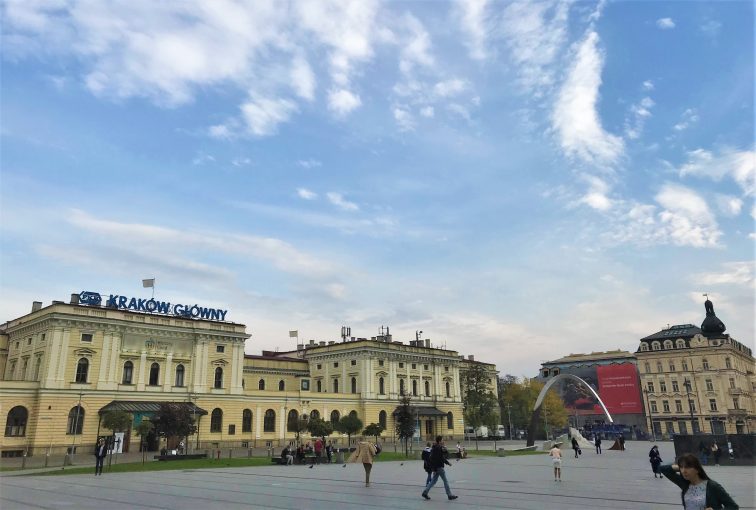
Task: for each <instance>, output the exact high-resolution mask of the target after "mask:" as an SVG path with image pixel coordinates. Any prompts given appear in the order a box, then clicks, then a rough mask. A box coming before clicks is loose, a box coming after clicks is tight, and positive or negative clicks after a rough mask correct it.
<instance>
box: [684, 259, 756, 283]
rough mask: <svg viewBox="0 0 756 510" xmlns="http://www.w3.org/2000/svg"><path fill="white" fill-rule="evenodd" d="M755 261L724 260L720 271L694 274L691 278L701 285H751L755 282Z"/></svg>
mask: <svg viewBox="0 0 756 510" xmlns="http://www.w3.org/2000/svg"><path fill="white" fill-rule="evenodd" d="M755 272H756V262H754V261H752V260H751V261H747V262H725V263H723V264H722V271H719V272H707V273H699V274H696V275H694V276H693V277H692V278H691V280H693V281H694V282H696V283H699V284H701V285H744V286H746V287H753V286H754V284H756V278H755V277H754V273H755Z"/></svg>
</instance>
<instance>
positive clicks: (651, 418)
mask: <svg viewBox="0 0 756 510" xmlns="http://www.w3.org/2000/svg"><path fill="white" fill-rule="evenodd" d="M643 393H645V394H646V405H647V406H648V426H649V428H650V429H651V438H652V439H653V441H656V430H655V429H654V415H653V413H652V411H651V400H650V399H649V396H648V388H644V389H643Z"/></svg>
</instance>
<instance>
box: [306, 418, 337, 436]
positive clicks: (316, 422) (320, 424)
mask: <svg viewBox="0 0 756 510" xmlns="http://www.w3.org/2000/svg"><path fill="white" fill-rule="evenodd" d="M307 430H308V431H310V435H312V437H326V436H330V435H331V434H333V425H331V422H328V421H325V420H323V419H322V418H310V421H309V422H308V423H307Z"/></svg>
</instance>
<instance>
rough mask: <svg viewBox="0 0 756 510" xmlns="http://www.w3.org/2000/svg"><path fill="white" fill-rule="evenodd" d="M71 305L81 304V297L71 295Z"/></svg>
mask: <svg viewBox="0 0 756 510" xmlns="http://www.w3.org/2000/svg"><path fill="white" fill-rule="evenodd" d="M71 304H72V305H78V304H79V295H78V294H71Z"/></svg>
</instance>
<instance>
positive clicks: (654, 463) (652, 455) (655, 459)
mask: <svg viewBox="0 0 756 510" xmlns="http://www.w3.org/2000/svg"><path fill="white" fill-rule="evenodd" d="M648 461H649V462H650V463H651V469H652V470H653V472H654V478H656V477H657V476H656V475H657V474H658V475H659V477H658V478H659V479H660V480H661V479H662V478H664V477H663V476H662V475H661V473H659V465H660V464H661V463H662V458H661V455H659V447H658V446H656V445H654V446H653V447H652V448H651V451H650V452H648Z"/></svg>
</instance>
